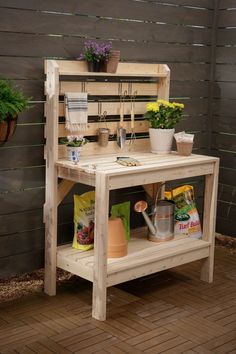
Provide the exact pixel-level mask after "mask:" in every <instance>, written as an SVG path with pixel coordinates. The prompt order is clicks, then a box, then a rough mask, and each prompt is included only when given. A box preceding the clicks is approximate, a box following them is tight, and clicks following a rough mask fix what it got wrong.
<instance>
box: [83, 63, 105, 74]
mask: <svg viewBox="0 0 236 354" xmlns="http://www.w3.org/2000/svg"><path fill="white" fill-rule="evenodd" d="M87 63H88V71H90V72H100V71H103V70H102V69H103V67H104V62H103V61H88V62H87Z"/></svg>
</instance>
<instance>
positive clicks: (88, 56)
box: [79, 40, 112, 72]
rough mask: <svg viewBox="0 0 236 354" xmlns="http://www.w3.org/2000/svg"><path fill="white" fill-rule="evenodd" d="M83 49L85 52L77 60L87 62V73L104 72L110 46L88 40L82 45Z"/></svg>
mask: <svg viewBox="0 0 236 354" xmlns="http://www.w3.org/2000/svg"><path fill="white" fill-rule="evenodd" d="M84 48H85V51H84V53H83V54H81V55H80V57H79V59H82V60H86V61H87V63H88V71H94V72H98V71H106V63H107V61H108V60H109V57H110V53H111V48H112V44H111V43H110V42H109V43H97V42H95V41H92V40H88V41H86V42H85V43H84Z"/></svg>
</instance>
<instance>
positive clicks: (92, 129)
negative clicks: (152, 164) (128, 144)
mask: <svg viewBox="0 0 236 354" xmlns="http://www.w3.org/2000/svg"><path fill="white" fill-rule="evenodd" d="M102 127H107V128H108V129H110V134H111V135H112V134H116V131H117V128H118V122H107V123H104V122H96V123H92V122H91V123H89V124H88V125H87V130H86V134H84V135H87V136H91V135H97V133H98V129H99V128H102ZM123 127H124V128H125V129H126V133H127V134H130V133H131V122H130V121H125V122H124V124H123ZM134 129H135V132H136V133H143V132H148V129H149V123H148V122H147V121H144V120H139V121H135V125H134ZM74 133H75V134H77V135H80V134H81V132H79V131H78V132H74ZM58 134H59V135H58V136H59V137H65V136H67V135H70V134H71V133H70V132H69V131H68V130H66V128H65V124H59V132H58Z"/></svg>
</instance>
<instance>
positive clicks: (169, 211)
mask: <svg viewBox="0 0 236 354" xmlns="http://www.w3.org/2000/svg"><path fill="white" fill-rule="evenodd" d="M147 207H148V205H147V202H145V201H144V200H140V201H139V202H137V203H136V204H135V205H134V210H135V211H136V212H138V213H142V215H143V217H144V219H145V221H146V223H147V225H148V228H149V231H150V233H149V236H148V239H149V240H150V241H154V242H160V241H169V240H172V239H173V238H174V211H175V203H174V202H173V201H172V200H160V201H158V202H156V203H155V206H154V209H153V212H152V220H151V219H150V218H149V216H148V214H147V213H146V211H145V210H146V209H147Z"/></svg>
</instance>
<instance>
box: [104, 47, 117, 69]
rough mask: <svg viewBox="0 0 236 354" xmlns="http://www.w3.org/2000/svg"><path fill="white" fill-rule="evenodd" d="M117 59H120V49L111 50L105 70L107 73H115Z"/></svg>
mask: <svg viewBox="0 0 236 354" xmlns="http://www.w3.org/2000/svg"><path fill="white" fill-rule="evenodd" d="M119 61H120V51H119V50H112V51H111V55H110V58H109V60H108V62H107V68H106V71H107V72H108V73H113V74H114V73H116V70H117V67H118V63H119Z"/></svg>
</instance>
